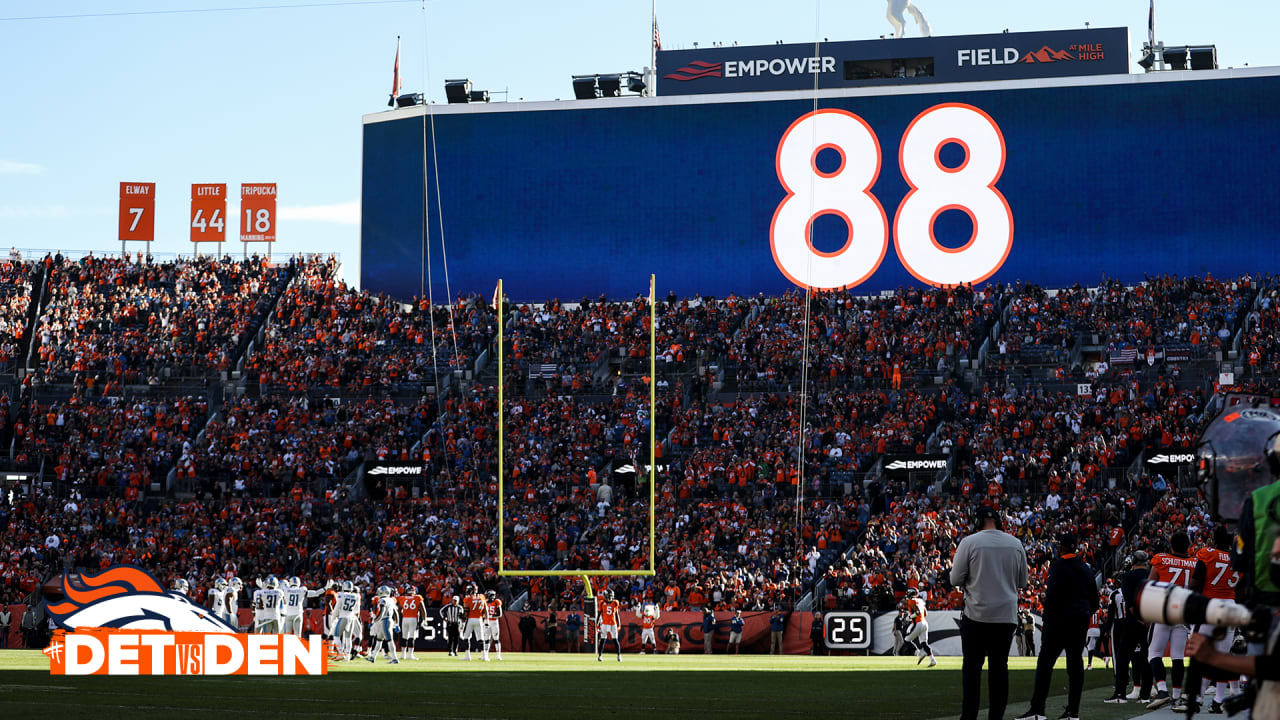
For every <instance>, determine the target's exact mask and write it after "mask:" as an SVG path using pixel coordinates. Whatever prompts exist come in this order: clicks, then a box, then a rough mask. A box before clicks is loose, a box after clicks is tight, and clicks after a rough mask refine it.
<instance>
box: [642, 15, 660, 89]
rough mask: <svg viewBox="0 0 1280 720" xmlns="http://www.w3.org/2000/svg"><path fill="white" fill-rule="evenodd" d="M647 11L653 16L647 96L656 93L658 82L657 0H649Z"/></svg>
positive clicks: (646, 87)
mask: <svg viewBox="0 0 1280 720" xmlns="http://www.w3.org/2000/svg"><path fill="white" fill-rule="evenodd" d="M649 13H650V16H651V17H652V18H653V27H652V28H650V29H651V30H652V32H650V33H649V77H648V83H647V84H646V85H645V92H646V94H647V95H648V96H649V97H653V96H654V95H657V94H658V93H657V87H655V86H656V85H657V84H658V0H650V2H649Z"/></svg>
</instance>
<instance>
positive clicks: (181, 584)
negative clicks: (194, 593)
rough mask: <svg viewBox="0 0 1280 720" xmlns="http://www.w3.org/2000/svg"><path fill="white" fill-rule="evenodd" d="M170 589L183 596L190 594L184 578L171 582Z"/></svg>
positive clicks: (188, 584)
mask: <svg viewBox="0 0 1280 720" xmlns="http://www.w3.org/2000/svg"><path fill="white" fill-rule="evenodd" d="M171 589H172V590H173V591H174V592H180V593H182V594H183V595H186V594H187V593H189V592H191V584H190V583H188V582H187V581H186V579H185V578H178V579H177V580H174V581H173V585H172V587H171Z"/></svg>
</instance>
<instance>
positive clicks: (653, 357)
mask: <svg viewBox="0 0 1280 720" xmlns="http://www.w3.org/2000/svg"><path fill="white" fill-rule="evenodd" d="M656 285H657V283H656V281H655V276H654V275H649V572H651V573H652V572H656V571H657V569H658V566H657V561H656V556H655V552H654V551H655V548H654V544H655V543H656V536H655V535H654V530H655V520H656V518H655V515H654V500H655V498H656V497H657V493H656V492H655V490H656V486H657V482H658V465H657V460H656V458H655V457H654V456H655V454H656V453H655V452H654V450H655V448H656V447H657V446H656V444H655V441H656V438H657V435H656V431H655V427H656V426H657V412H656V411H657V407H658V400H657V398H658V395H657V392H658V391H657V387H658V374H657V369H658V362H657V361H658V300H657V293H656V292H655V291H656ZM637 474H638V473H637Z"/></svg>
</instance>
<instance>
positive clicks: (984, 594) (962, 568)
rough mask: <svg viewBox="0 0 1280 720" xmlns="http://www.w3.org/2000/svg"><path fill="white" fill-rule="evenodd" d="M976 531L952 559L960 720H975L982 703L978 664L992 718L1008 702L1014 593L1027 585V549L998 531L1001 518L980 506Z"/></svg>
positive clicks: (1015, 607)
mask: <svg viewBox="0 0 1280 720" xmlns="http://www.w3.org/2000/svg"><path fill="white" fill-rule="evenodd" d="M977 522H978V531H977V532H975V533H973V534H972V535H970V536H968V537H966V538H965V539H963V540H961V541H960V544H959V545H958V546H956V554H955V557H954V558H952V561H951V584H952V585H954V586H955V587H957V588H963V589H964V610H963V611H962V612H961V615H960V646H961V649H962V651H963V653H964V665H963V669H962V671H961V687H962V691H963V693H962V696H963V700H962V701H961V710H960V720H977V718H978V705H979V703H980V701H981V700H982V663H983V662H984V661H986V663H987V689H988V691H989V692H990V695H991V706H990V710H989V711H988V713H989V716H990V717H991V718H997V719H998V718H1003V717H1004V710H1005V706H1006V705H1008V704H1009V646H1010V645H1011V644H1012V643H1013V632H1014V630H1015V629H1016V628H1017V622H1018V589H1019V588H1024V587H1026V586H1027V580H1028V578H1027V550H1026V548H1024V547H1022V543H1021V542H1019V541H1018V539H1017V538H1015V537H1014V536H1012V535H1010V534H1009V533H1007V532H1004V531H1003V530H1001V529H1000V514H999V513H997V512H996V510H995V508H991V507H987V506H983V507H980V508H978V513H977Z"/></svg>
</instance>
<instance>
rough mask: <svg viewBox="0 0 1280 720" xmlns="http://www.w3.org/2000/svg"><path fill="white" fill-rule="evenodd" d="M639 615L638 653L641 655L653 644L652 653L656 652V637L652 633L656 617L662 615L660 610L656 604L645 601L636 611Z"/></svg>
mask: <svg viewBox="0 0 1280 720" xmlns="http://www.w3.org/2000/svg"><path fill="white" fill-rule="evenodd" d="M636 614H637V615H639V616H640V654H641V655H643V654H644V652H645V649H646V648H648V647H649V646H650V645H653V654H654V655H657V654H658V638H657V637H656V636H655V635H654V632H653V631H654V628H655V627H657V624H658V618H659V617H661V616H662V611H661V610H659V609H658V606H657V605H655V604H653V603H651V602H647V603H645V604H644V605H641V606H640V609H639V610H638V611H636Z"/></svg>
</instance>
